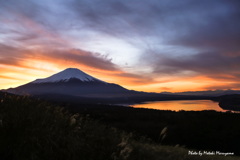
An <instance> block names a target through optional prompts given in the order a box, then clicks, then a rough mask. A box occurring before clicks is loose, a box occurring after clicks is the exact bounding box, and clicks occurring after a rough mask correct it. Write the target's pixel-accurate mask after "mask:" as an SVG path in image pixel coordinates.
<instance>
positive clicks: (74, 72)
mask: <svg viewBox="0 0 240 160" xmlns="http://www.w3.org/2000/svg"><path fill="white" fill-rule="evenodd" d="M71 78H76V79H79V80H81V81H96V80H97V81H100V80H99V79H97V78H94V77H92V76H90V75H88V74H87V73H84V72H83V71H81V70H79V69H77V68H67V69H65V70H63V71H61V72H59V73H56V74H54V75H52V76H50V77H47V78H44V79H37V80H35V81H33V82H32V83H52V82H60V81H61V82H66V81H68V80H69V79H71Z"/></svg>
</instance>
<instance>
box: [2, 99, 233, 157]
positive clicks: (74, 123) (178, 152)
mask: <svg viewBox="0 0 240 160" xmlns="http://www.w3.org/2000/svg"><path fill="white" fill-rule="evenodd" d="M187 153H188V150H187V149H185V148H182V147H170V146H161V145H158V144H155V143H153V142H151V141H150V140H147V139H145V138H143V137H136V136H135V135H133V134H131V133H129V134H127V133H125V132H123V131H120V130H118V129H115V128H112V127H109V126H106V125H104V124H102V123H99V122H98V121H96V120H92V119H90V118H89V117H88V116H83V115H79V114H70V113H69V112H68V111H66V110H65V109H64V108H61V107H57V106H54V105H51V104H49V103H46V102H43V101H40V100H34V99H31V98H28V97H21V96H13V95H5V96H2V97H1V98H0V159H1V160H49V159H53V160H79V159H82V160H108V159H114V160H123V159H125V160H145V159H146V160H155V159H156V160H157V159H165V160H172V159H174V160H190V159H196V160H198V159H199V160H201V159H209V160H210V159H224V160H225V159H227V160H229V159H236V158H235V157H224V156H221V157H215V156H211V157H209V156H208V157H200V156H188V155H187Z"/></svg>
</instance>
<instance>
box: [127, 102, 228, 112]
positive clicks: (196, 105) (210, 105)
mask: <svg viewBox="0 0 240 160" xmlns="http://www.w3.org/2000/svg"><path fill="white" fill-rule="evenodd" d="M131 106H132V107H134V108H151V109H158V110H174V111H179V110H185V111H202V110H216V111H221V112H226V110H223V109H222V108H220V107H219V106H218V102H214V101H211V100H176V101H153V102H145V103H142V104H134V105H131Z"/></svg>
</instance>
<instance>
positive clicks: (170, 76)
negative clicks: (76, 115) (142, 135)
mask: <svg viewBox="0 0 240 160" xmlns="http://www.w3.org/2000/svg"><path fill="white" fill-rule="evenodd" d="M66 68H79V69H80V70H82V71H84V72H86V73H88V74H90V75H92V76H94V77H96V78H98V79H101V80H104V81H107V82H111V83H117V84H119V85H122V86H124V87H126V88H128V89H134V90H138V91H150V92H163V91H167V92H181V91H202V90H216V89H235V90H236V89H240V1H239V0H199V1H196V0H181V1H177V0H144V1H139V0H128V1H127V0H51V1H50V0H0V89H6V88H9V87H16V86H19V85H22V84H25V83H28V82H30V81H33V80H35V79H37V78H45V77H48V76H50V75H52V74H54V73H57V72H59V71H62V70H64V69H66Z"/></svg>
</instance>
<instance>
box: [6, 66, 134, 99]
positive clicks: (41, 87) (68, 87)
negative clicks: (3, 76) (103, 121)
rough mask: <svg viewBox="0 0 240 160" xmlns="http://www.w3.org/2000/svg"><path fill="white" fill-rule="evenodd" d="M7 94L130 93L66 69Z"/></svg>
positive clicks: (11, 90) (93, 94)
mask: <svg viewBox="0 0 240 160" xmlns="http://www.w3.org/2000/svg"><path fill="white" fill-rule="evenodd" d="M7 92H10V93H14V94H20V95H43V94H61V95H71V96H86V97H88V96H90V97H94V96H96V97H98V96H103V95H113V94H125V93H127V92H131V91H129V90H127V89H125V88H123V87H121V86H119V85H117V84H113V83H107V82H104V81H101V80H99V79H97V78H95V77H92V76H90V75H88V74H86V73H84V72H83V71H81V70H79V69H76V68H68V69H65V70H64V71H61V72H59V73H57V74H54V75H52V76H50V77H47V78H45V79H37V80H35V81H33V82H30V83H28V84H25V85H22V86H19V87H17V88H12V89H8V90H7Z"/></svg>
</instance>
